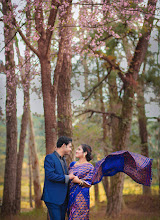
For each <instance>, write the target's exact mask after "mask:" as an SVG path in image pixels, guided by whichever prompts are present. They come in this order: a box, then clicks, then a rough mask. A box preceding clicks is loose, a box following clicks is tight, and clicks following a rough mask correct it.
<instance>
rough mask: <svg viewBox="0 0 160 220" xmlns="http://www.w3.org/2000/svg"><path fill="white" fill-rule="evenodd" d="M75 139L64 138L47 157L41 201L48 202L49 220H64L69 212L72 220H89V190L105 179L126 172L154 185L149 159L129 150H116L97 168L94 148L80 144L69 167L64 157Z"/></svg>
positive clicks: (133, 177)
mask: <svg viewBox="0 0 160 220" xmlns="http://www.w3.org/2000/svg"><path fill="white" fill-rule="evenodd" d="M71 147H72V139H71V138H68V137H65V136H62V137H60V138H59V139H58V141H57V148H56V150H55V151H54V152H53V153H52V154H48V155H47V156H46V157H45V162H44V169H45V180H44V188H43V194H42V200H43V201H44V202H45V204H46V206H47V208H48V212H49V216H50V220H64V219H65V216H66V212H67V214H68V219H69V220H79V219H83V220H88V219H89V201H90V197H89V188H90V187H91V185H94V184H97V183H99V182H100V181H101V180H102V177H103V176H113V175H115V174H116V173H118V172H124V173H126V174H127V175H129V176H130V177H131V178H132V179H133V180H135V181H136V182H138V183H140V184H143V185H148V186H149V185H150V184H151V164H152V160H151V159H150V158H147V157H144V156H142V155H140V154H135V153H130V152H128V151H117V152H114V153H112V154H110V155H108V156H107V157H105V158H103V159H102V160H100V161H98V162H97V163H96V166H95V167H94V166H93V165H92V164H91V163H89V161H90V160H91V159H92V149H91V147H90V146H88V145H86V144H81V145H80V146H79V147H78V148H77V150H76V155H75V156H76V158H77V159H78V161H77V162H76V161H74V162H72V163H71V164H70V166H69V169H68V167H67V164H66V160H65V157H64V156H65V155H69V154H70V152H71V150H72V148H71Z"/></svg>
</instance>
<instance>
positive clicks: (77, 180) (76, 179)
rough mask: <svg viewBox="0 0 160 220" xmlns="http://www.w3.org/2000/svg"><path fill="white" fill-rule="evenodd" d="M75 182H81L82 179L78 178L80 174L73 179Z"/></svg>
mask: <svg viewBox="0 0 160 220" xmlns="http://www.w3.org/2000/svg"><path fill="white" fill-rule="evenodd" d="M72 182H73V183H78V184H80V182H81V180H80V179H79V178H78V176H75V177H74V178H73V180H72Z"/></svg>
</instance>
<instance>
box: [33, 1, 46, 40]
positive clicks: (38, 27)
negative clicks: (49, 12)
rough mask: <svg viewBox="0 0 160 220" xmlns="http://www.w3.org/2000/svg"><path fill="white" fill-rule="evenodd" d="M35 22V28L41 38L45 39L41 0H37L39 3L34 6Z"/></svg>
mask: <svg viewBox="0 0 160 220" xmlns="http://www.w3.org/2000/svg"><path fill="white" fill-rule="evenodd" d="M35 24H36V30H37V31H38V33H39V34H40V36H41V37H42V38H44V39H45V30H44V27H43V24H44V18H43V11H42V0H39V4H38V6H37V7H36V12H35Z"/></svg>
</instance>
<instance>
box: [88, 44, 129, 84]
mask: <svg viewBox="0 0 160 220" xmlns="http://www.w3.org/2000/svg"><path fill="white" fill-rule="evenodd" d="M88 47H89V48H90V49H91V50H92V51H93V53H94V54H98V55H99V57H100V59H103V60H105V61H107V63H109V64H110V66H111V68H112V69H115V70H118V75H119V77H120V78H121V80H122V81H123V82H124V83H125V82H126V78H125V75H124V73H123V72H122V70H121V69H120V67H119V65H118V64H116V63H115V61H112V60H111V59H110V58H109V56H107V55H106V54H104V53H102V51H94V50H93V49H92V48H91V46H90V45H89V46H88Z"/></svg>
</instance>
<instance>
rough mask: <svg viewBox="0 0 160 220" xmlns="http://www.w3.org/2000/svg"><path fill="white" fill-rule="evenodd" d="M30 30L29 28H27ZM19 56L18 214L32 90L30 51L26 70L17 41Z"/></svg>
mask: <svg viewBox="0 0 160 220" xmlns="http://www.w3.org/2000/svg"><path fill="white" fill-rule="evenodd" d="M29 18H30V14H29V12H27V20H29ZM27 29H28V28H27ZM30 30H31V25H30V23H29V30H28V31H27V37H28V38H30ZM16 46H17V54H18V60H19V66H20V67H19V68H20V70H21V80H22V85H23V92H24V106H23V115H22V121H21V133H20V142H19V152H18V155H17V177H16V178H17V180H16V212H17V213H18V212H20V209H21V178H22V165H23V158H24V148H25V141H26V133H27V125H28V116H29V99H30V97H29V88H30V49H29V48H28V47H27V46H26V51H25V68H23V65H24V61H23V58H22V57H21V55H20V51H19V47H18V41H16Z"/></svg>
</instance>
